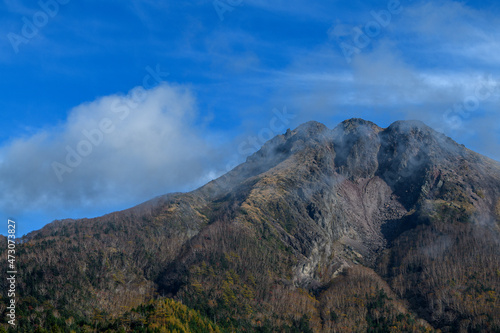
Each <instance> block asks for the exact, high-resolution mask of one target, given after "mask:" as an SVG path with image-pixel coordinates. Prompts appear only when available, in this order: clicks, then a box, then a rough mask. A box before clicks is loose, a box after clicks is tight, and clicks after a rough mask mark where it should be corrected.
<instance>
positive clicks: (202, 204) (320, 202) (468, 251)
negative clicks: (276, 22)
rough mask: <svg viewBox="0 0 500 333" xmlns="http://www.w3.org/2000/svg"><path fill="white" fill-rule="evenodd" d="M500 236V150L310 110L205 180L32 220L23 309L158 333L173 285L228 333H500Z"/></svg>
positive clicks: (25, 319)
mask: <svg viewBox="0 0 500 333" xmlns="http://www.w3.org/2000/svg"><path fill="white" fill-rule="evenodd" d="M499 236H500V163H498V162H496V161H494V160H491V159H489V158H486V157H484V156H481V155H479V154H477V153H475V152H473V151H470V150H469V149H467V148H465V147H464V146H462V145H459V144H457V143H456V142H454V141H453V140H451V139H450V138H448V137H446V136H445V135H443V134H440V133H438V132H436V131H434V130H433V129H431V128H429V127H428V126H426V125H425V124H423V123H421V122H418V121H398V122H395V123H393V124H392V125H390V126H389V127H388V128H380V127H378V126H377V125H375V124H374V123H371V122H369V121H365V120H362V119H350V120H346V121H344V122H342V123H341V124H339V125H338V126H337V127H335V128H334V129H329V128H327V127H326V126H324V125H322V124H320V123H317V122H308V123H305V124H303V125H301V126H299V127H298V128H296V129H295V130H293V131H291V130H287V131H286V133H284V134H283V135H278V136H276V137H275V138H273V139H272V140H270V141H268V142H267V143H266V144H264V145H263V146H262V148H261V149H260V150H259V151H258V152H256V153H255V154H253V155H251V156H249V157H248V158H247V160H246V162H245V163H243V164H241V165H239V166H238V167H236V168H235V169H233V170H232V171H230V172H228V173H227V174H225V175H223V176H222V177H220V178H218V179H216V180H214V181H212V182H210V183H208V184H206V185H205V186H203V187H201V188H199V189H197V190H195V191H193V192H189V193H173V194H168V195H165V196H162V197H158V198H155V199H154V200H151V201H148V202H146V203H144V204H141V205H139V206H137V207H134V208H131V209H128V210H125V211H121V212H115V213H112V214H109V215H105V216H102V217H99V218H95V219H83V220H64V221H55V222H53V223H51V224H49V225H47V226H46V227H44V228H43V229H41V230H39V231H35V232H33V233H31V234H29V235H28V236H27V237H26V238H25V239H23V241H22V244H18V245H17V253H16V255H17V258H16V260H17V263H16V264H17V269H18V271H19V272H22V273H21V274H20V275H19V280H18V286H17V288H18V293H19V295H20V298H19V299H18V306H19V310H18V311H19V314H20V316H21V317H20V318H19V322H18V323H19V326H20V327H23V328H26V330H27V331H30V329H33V328H34V327H38V328H39V329H41V328H42V327H43V328H48V329H50V328H51V327H52V328H53V329H59V328H60V329H62V330H66V331H69V330H75V331H83V329H84V328H85V327H87V328H88V327H91V328H92V329H95V330H100V331H105V330H108V331H110V332H112V331H116V332H118V331H120V329H122V331H132V330H134V331H136V330H138V327H141V329H143V330H144V331H148V330H149V331H151V332H154V331H155V329H158V331H159V330H160V326H161V325H160V324H158V321H157V320H156V319H157V317H156V315H152V314H151V313H156V312H154V311H156V310H154V309H156V307H160V305H161V304H160V305H156V304H157V302H165V301H168V299H169V298H170V299H174V300H175V301H176V302H182V303H183V304H184V305H185V306H187V307H188V308H187V310H183V312H182V314H183V315H182V316H181V315H176V316H177V317H175V316H174V317H175V318H174V319H175V320H179V321H182V320H183V319H182V318H187V317H186V316H187V315H185V314H186V313H188V312H189V311H192V312H189V313H196V316H200V318H201V319H200V320H199V321H200V322H203V323H204V324H203V325H206V326H204V327H209V326H210V327H211V329H212V328H213V329H214V330H219V329H220V330H221V331H228V332H232V331H259V332H274V331H283V332H359V331H363V332H364V331H367V332H409V331H415V332H420V331H422V332H433V331H438V330H440V331H442V332H500V299H499V296H498V293H499V292H500V246H499V245H500V237H499ZM2 242H3V243H5V240H2ZM5 249H6V246H4V245H2V247H1V249H0V252H1V255H2V256H3V255H4V253H5ZM2 251H3V252H2ZM2 264H3V263H2ZM0 284H1V285H2V290H5V289H6V288H7V282H6V281H5V280H2V281H1V282H0ZM6 302H7V299H6V298H3V299H0V312H5V309H6ZM151 302H152V303H151ZM155 302H156V303H155ZM147 304H149V305H147ZM176 304H177V303H176ZM141 309H142V310H141ZM144 309H149V310H148V311H150V312H147V311H146V310H144ZM191 309H192V310H191ZM193 311H194V312H193ZM147 313H149V315H148V314H147ZM172 313H174V312H172ZM134 316H135V317H134ZM141 316H142V317H141ZM132 317H133V318H135V319H130V318H132ZM5 318H6V317H5V313H4V314H2V320H5ZM138 318H142V319H141V320H139V319H138ZM155 318H156V319H155ZM169 318H170V317H169ZM196 318H198V317H196ZM153 319H154V320H153ZM170 319H172V318H170ZM174 319H172V320H174ZM134 320H135V321H134ZM155 320H156V321H155ZM165 320H166V319H165ZM186 322H187V321H186V320H184V321H182V323H184V324H185V323H186ZM196 322H198V319H197V320H196ZM132 323H135V324H132ZM191 323H192V322H191ZM134 325H135V326H134ZM141 325H142V326H141ZM155 325H156V326H155ZM186 325H187V324H186ZM191 327H194V326H191ZM191 330H192V331H197V330H196V329H194V328H191ZM185 331H189V330H187V329H186V330H185ZM198 331H200V332H202V331H204V330H203V329H200V330H198Z"/></svg>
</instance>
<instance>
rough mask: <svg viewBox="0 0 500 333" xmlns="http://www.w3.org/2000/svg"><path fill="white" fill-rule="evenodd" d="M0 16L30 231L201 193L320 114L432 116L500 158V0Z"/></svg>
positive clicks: (171, 5)
mask: <svg viewBox="0 0 500 333" xmlns="http://www.w3.org/2000/svg"><path fill="white" fill-rule="evenodd" d="M0 11H1V13H2V20H1V23H0V31H1V34H0V35H1V36H2V38H1V39H0V50H1V51H0V73H1V80H0V94H1V98H0V109H1V113H0V124H1V131H0V218H2V219H4V220H5V221H7V218H15V219H16V220H17V221H18V226H19V231H18V232H19V235H22V234H24V233H27V232H29V231H31V230H34V229H38V228H40V227H42V226H43V225H45V224H47V223H48V222H50V221H52V220H54V219H62V218H69V217H72V218H79V217H93V216H98V215H101V214H104V213H107V212H111V211H114V210H119V209H124V208H128V207H130V206H133V205H135V204H137V203H140V202H143V201H146V200H148V199H150V198H152V197H154V196H157V195H161V194H164V193H168V192H174V191H188V190H192V189H194V188H196V187H197V186H200V185H202V184H204V183H205V182H207V181H208V180H210V179H213V178H214V177H216V176H218V175H221V174H222V173H224V172H226V171H227V170H228V169H230V168H231V167H232V166H234V165H236V164H237V163H240V162H242V161H244V160H245V158H246V156H247V155H248V154H249V153H250V152H252V151H255V149H256V148H257V147H258V146H259V145H261V144H263V143H264V141H265V140H266V139H268V138H270V137H271V136H272V135H277V134H281V133H282V132H284V131H285V130H286V128H294V127H296V126H298V125H299V124H301V123H302V122H305V121H308V120H317V121H320V122H323V123H324V124H326V125H327V126H329V127H334V126H335V125H336V124H337V123H339V122H340V121H342V120H344V119H347V118H352V117H362V118H365V119H368V120H371V121H373V122H375V123H377V124H378V125H379V126H382V127H385V126H388V125H389V124H390V123H392V122H393V121H396V120H401V119H419V120H422V121H424V122H426V123H427V124H428V125H430V126H432V127H434V128H435V129H438V130H440V131H442V132H444V133H445V134H447V135H449V136H450V137H452V138H453V139H454V140H456V141H457V142H459V143H462V144H464V145H466V146H467V147H469V148H471V149H473V150H476V151H478V152H480V153H482V154H484V155H487V156H489V157H491V158H494V159H497V160H500V153H499V151H500V149H499V146H500V113H499V112H498V111H499V104H500V80H499V74H500V19H499V18H500V15H499V12H500V5H499V4H498V2H496V1H462V2H458V1H451V0H443V1H432V2H431V1H417V0H406V1H405V0H401V1H399V2H398V1H396V0H390V1H349V2H347V1H332V0H329V1H305V0H304V1H303V0H287V1H284V0H283V1H282V0H275V1H272V2H271V1H264V0H217V1H215V2H214V1H152V0H142V1H139V0H130V1H117V0H116V1H111V0H100V1H85V2H81V1H75V0H46V1H44V0H42V1H41V2H35V1H14V0H4V1H2V3H0ZM4 229H5V230H0V233H1V234H5V231H6V228H4Z"/></svg>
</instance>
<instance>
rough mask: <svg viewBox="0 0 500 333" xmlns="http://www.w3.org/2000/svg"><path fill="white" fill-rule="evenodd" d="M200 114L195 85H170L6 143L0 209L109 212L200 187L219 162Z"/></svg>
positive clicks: (98, 103)
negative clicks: (189, 87) (192, 91)
mask: <svg viewBox="0 0 500 333" xmlns="http://www.w3.org/2000/svg"><path fill="white" fill-rule="evenodd" d="M197 119H198V112H197V109H196V102H195V99H194V97H193V95H192V93H191V92H190V90H189V89H187V88H186V87H182V86H174V85H168V84H162V85H160V86H158V87H156V88H154V89H152V90H147V91H146V90H144V89H143V88H141V87H138V88H135V89H133V90H131V91H130V93H129V94H128V95H126V96H123V95H111V96H106V97H101V98H98V99H96V100H95V101H93V102H90V103H84V104H82V105H79V106H77V107H75V108H73V109H72V110H71V111H70V112H69V115H68V118H67V121H66V122H65V123H63V124H61V125H59V126H58V127H55V128H51V129H49V130H44V131H40V132H38V133H37V134H35V135H33V136H31V137H25V138H19V139H16V140H14V141H11V142H9V143H8V144H6V145H4V146H3V147H1V149H0V156H1V158H0V211H2V212H3V214H2V215H6V214H10V215H9V216H17V215H21V216H22V215H23V214H24V213H25V212H27V211H42V212H48V211H51V212H59V213H60V214H70V213H68V212H71V211H72V210H74V209H75V208H78V209H79V210H80V211H85V209H87V208H88V209H89V210H91V211H96V210H98V209H99V208H106V207H108V210H109V209H110V208H109V207H115V206H117V205H123V204H129V205H131V204H133V203H138V202H139V201H142V200H144V199H145V198H152V197H154V196H156V195H160V194H164V193H167V192H170V191H179V190H189V189H193V188H194V187H196V186H197V185H201V184H203V183H204V182H206V181H208V180H210V179H211V178H213V177H214V176H215V173H214V172H213V171H212V170H213V169H212V167H213V166H214V165H216V164H217V162H216V161H217V160H218V157H217V153H216V150H215V149H214V145H213V144H211V143H210V142H206V141H205V140H204V132H205V130H204V125H203V124H200V123H199V122H198V121H197ZM124 208H125V207H124ZM45 222H49V221H45Z"/></svg>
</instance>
